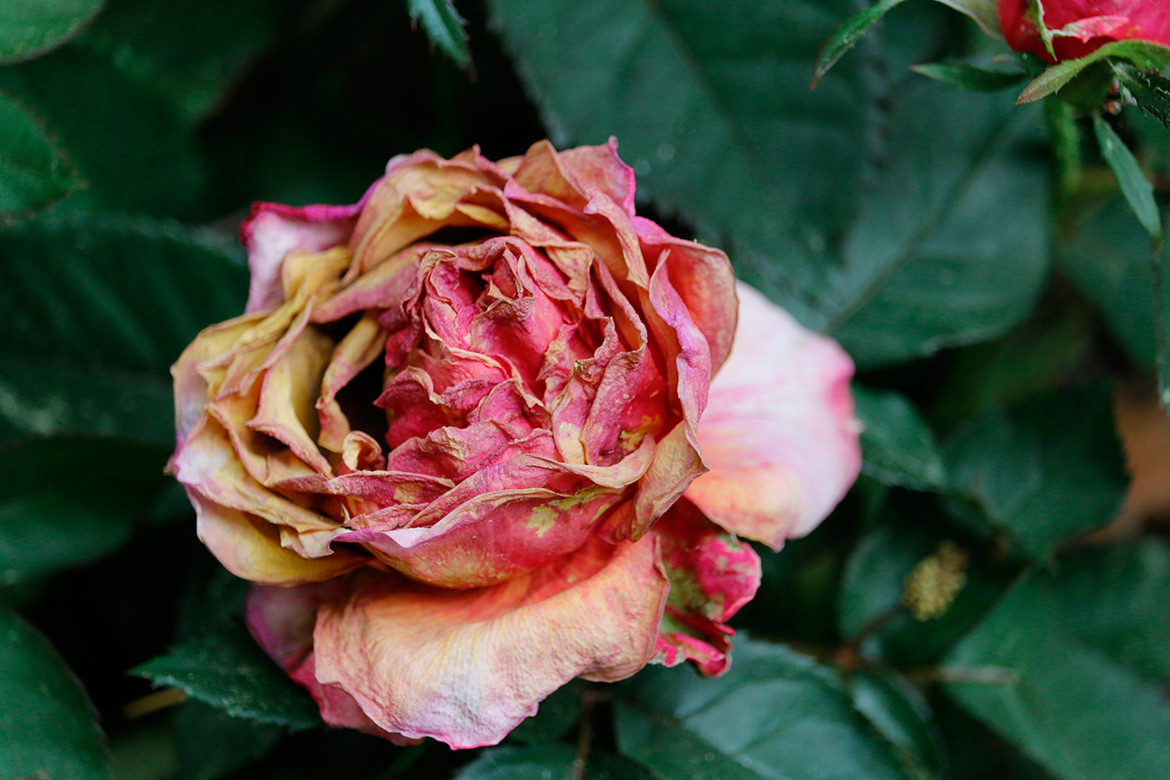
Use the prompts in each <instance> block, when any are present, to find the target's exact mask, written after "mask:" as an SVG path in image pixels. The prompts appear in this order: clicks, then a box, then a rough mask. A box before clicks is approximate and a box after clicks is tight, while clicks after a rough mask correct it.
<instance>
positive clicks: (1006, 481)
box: [944, 386, 1128, 559]
mask: <svg viewBox="0 0 1170 780" xmlns="http://www.w3.org/2000/svg"><path fill="white" fill-rule="evenodd" d="M944 454H945V457H946V462H947V465H948V466H949V468H950V471H951V474H952V477H953V479H954V482H955V485H956V487H957V488H958V489H959V490H961V491H963V492H965V493H967V494H968V495H969V496H970V497H971V498H972V499H973V500H974V501H976V502H978V504H979V505H980V507H981V509H982V512H983V514H984V517H985V519H986V521H987V522H988V523H990V524H991V526H992V527H995V528H998V529H1001V530H1003V531H1006V532H1007V533H1008V534H1009V536H1010V537H1011V538H1012V539H1013V541H1014V542H1015V543H1016V544H1018V545H1019V548H1020V549H1021V550H1022V551H1023V552H1024V553H1026V554H1027V555H1029V556H1032V557H1036V558H1041V559H1045V558H1047V557H1049V556H1050V555H1051V554H1052V551H1053V549H1054V548H1055V547H1056V546H1058V545H1059V544H1060V543H1061V542H1063V541H1065V540H1067V539H1070V538H1072V537H1074V536H1076V535H1078V534H1080V533H1082V532H1084V531H1087V530H1089V529H1091V528H1095V527H1097V526H1100V525H1104V524H1105V523H1107V522H1109V521H1110V520H1112V519H1113V517H1114V515H1115V514H1116V513H1117V510H1118V509H1119V508H1120V506H1121V501H1122V498H1123V497H1124V495H1125V489H1126V486H1127V484H1128V480H1127V477H1126V474H1125V465H1124V460H1123V458H1122V455H1121V448H1120V445H1119V444H1118V442H1117V437H1116V434H1115V433H1114V428H1113V411H1112V402H1111V398H1110V394H1109V391H1108V389H1107V388H1105V387H1102V386H1093V387H1087V388H1084V389H1079V390H1066V391H1062V392H1059V393H1056V394H1053V395H1050V396H1045V397H1041V398H1037V399H1035V400H1033V401H1030V402H1028V403H1026V404H1024V405H1022V406H1019V407H1016V408H1014V409H1012V410H1011V411H1009V412H1007V413H1000V412H992V413H989V414H987V415H984V416H983V417H980V418H979V419H977V420H976V421H974V422H973V423H971V424H970V425H968V426H967V427H965V428H964V429H963V430H961V431H959V432H958V433H957V434H956V435H955V437H954V438H953V439H952V440H951V441H949V442H947V446H946V450H945V453H944Z"/></svg>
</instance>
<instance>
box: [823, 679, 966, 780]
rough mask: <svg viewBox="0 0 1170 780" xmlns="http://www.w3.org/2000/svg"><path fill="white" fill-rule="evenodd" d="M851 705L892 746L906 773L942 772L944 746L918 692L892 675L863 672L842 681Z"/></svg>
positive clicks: (923, 777) (929, 774)
mask: <svg viewBox="0 0 1170 780" xmlns="http://www.w3.org/2000/svg"><path fill="white" fill-rule="evenodd" d="M845 686H846V689H847V690H848V691H849V695H850V697H851V698H852V699H853V707H854V708H855V709H856V710H857V711H858V712H860V713H861V714H862V716H863V717H865V719H866V720H868V721H869V722H870V723H871V724H872V725H873V727H874V728H875V729H877V731H878V733H880V734H881V735H882V736H883V737H885V738H886V741H888V742H889V743H890V744H891V745H892V746H893V747H894V752H895V754H896V755H897V756H898V759H899V761H901V762H902V766H903V768H904V769H905V771H906V774H907V776H909V777H913V778H918V779H919V780H927V779H928V778H936V777H939V776H940V775H945V773H944V772H943V771H942V770H943V767H944V766H945V763H946V759H945V758H944V756H945V752H944V751H945V748H944V746H943V744H942V742H941V740H940V738H939V735H938V733H937V727H936V726H935V725H934V724H933V723H932V722H931V718H932V713H931V711H930V708H929V707H928V706H927V704H926V701H925V700H924V699H923V697H922V694H921V692H919V691H918V689H916V688H915V687H914V686H913V685H911V684H910V683H909V682H907V681H906V680H905V679H903V678H901V677H898V676H897V675H895V674H879V673H877V672H871V671H862V672H858V673H856V674H853V675H850V676H849V677H848V679H847V680H846V681H845Z"/></svg>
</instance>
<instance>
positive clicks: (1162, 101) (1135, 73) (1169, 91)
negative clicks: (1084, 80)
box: [1113, 63, 1170, 129]
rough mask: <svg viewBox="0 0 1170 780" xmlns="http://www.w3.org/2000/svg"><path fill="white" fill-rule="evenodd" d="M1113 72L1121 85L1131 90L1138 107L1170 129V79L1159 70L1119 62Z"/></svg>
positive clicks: (1114, 66) (1130, 92)
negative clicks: (1139, 67)
mask: <svg viewBox="0 0 1170 780" xmlns="http://www.w3.org/2000/svg"><path fill="white" fill-rule="evenodd" d="M1113 73H1114V74H1116V76H1117V78H1118V80H1119V81H1120V82H1121V86H1123V87H1125V88H1126V89H1127V90H1129V94H1130V95H1131V96H1132V97H1133V99H1134V102H1136V103H1137V105H1138V108H1140V109H1141V110H1142V111H1144V112H1146V113H1147V114H1149V115H1150V116H1152V117H1154V118H1155V119H1157V120H1158V121H1159V122H1161V123H1162V125H1163V126H1164V127H1166V128H1167V129H1170V79H1167V78H1166V77H1165V76H1163V75H1162V74H1160V73H1158V72H1157V71H1151V70H1141V69H1137V68H1130V67H1126V66H1125V65H1120V64H1117V63H1114V65H1113Z"/></svg>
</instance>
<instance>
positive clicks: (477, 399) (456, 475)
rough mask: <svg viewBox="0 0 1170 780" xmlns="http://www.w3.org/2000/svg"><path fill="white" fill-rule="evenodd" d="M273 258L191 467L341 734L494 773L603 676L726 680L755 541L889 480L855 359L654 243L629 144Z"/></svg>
mask: <svg viewBox="0 0 1170 780" xmlns="http://www.w3.org/2000/svg"><path fill="white" fill-rule="evenodd" d="M242 235H243V240H244V242H245V244H246V246H247V249H248V255H249V263H250V266H251V271H252V283H251V290H250V296H249V301H248V307H247V313H245V314H244V315H243V316H241V317H239V318H236V319H234V320H231V321H228V322H225V323H221V324H219V325H214V326H212V327H210V328H208V329H207V330H205V331H204V332H203V333H201V334H200V335H199V336H198V338H196V340H195V341H194V342H193V343H192V344H191V346H190V347H188V348H187V350H186V351H185V352H184V353H183V355H182V356H181V357H180V358H179V361H178V362H177V363H176V364H175V367H174V375H175V388H176V390H175V392H176V399H177V408H178V411H177V418H178V423H177V424H178V448H177V450H176V452H175V455H174V457H173V459H172V461H171V466H170V468H171V470H172V471H173V473H174V474H175V475H176V477H177V478H178V479H179V480H180V481H181V482H182V483H183V484H184V485H185V486H186V488H187V492H188V494H189V496H190V498H191V501H192V503H193V504H194V506H195V509H196V512H197V514H198V531H199V536H200V538H201V539H202V540H203V541H204V543H206V545H207V546H208V547H209V548H210V549H211V551H212V552H213V553H214V554H215V555H216V556H217V557H218V558H219V559H220V561H222V562H223V564H224V565H225V566H226V567H227V568H228V569H230V570H231V571H232V572H234V573H235V574H237V575H239V576H241V577H244V578H247V579H249V580H252V581H253V582H255V583H258V584H257V585H256V586H255V587H254V588H253V590H252V592H251V595H250V597H249V600H248V604H247V615H246V618H247V621H248V624H249V627H250V628H251V630H252V632H253V634H254V635H255V636H256V638H257V639H258V640H259V642H260V643H261V644H262V645H263V646H264V647H265V649H266V650H267V651H268V652H269V654H271V655H272V656H273V657H274V658H275V659H276V660H277V661H278V662H279V663H280V664H281V665H282V666H283V667H284V668H285V669H286V670H287V671H288V673H289V674H290V675H291V676H292V677H293V678H294V679H296V680H297V681H298V682H300V683H301V684H302V685H304V686H305V687H307V688H308V689H309V690H310V691H311V692H312V694H313V695H314V697H315V698H316V700H317V702H318V703H319V704H320V707H321V713H322V716H323V717H324V719H325V720H326V721H327V722H328V723H330V724H332V725H335V726H347V727H353V728H358V729H362V730H365V731H370V732H373V733H379V734H382V735H385V736H390V737H391V738H394V739H403V738H405V739H417V738H421V737H434V738H436V739H440V740H442V741H444V742H447V743H448V744H450V745H452V746H455V747H469V746H474V745H483V744H489V743H494V742H498V741H499V740H500V739H502V738H503V737H504V735H506V734H507V733H508V731H509V730H510V729H512V728H513V727H514V726H515V725H516V724H517V723H519V722H520V721H521V720H522V719H524V718H525V717H527V716H529V715H531V714H532V713H534V712H535V711H536V707H537V704H538V702H540V701H541V700H542V699H543V698H544V697H545V696H547V695H548V694H549V693H551V692H552V691H554V690H556V689H557V688H558V687H559V686H561V685H563V684H564V683H565V682H567V681H569V680H570V679H572V678H574V677H577V676H581V677H585V678H587V679H590V680H617V679H621V678H624V677H627V676H629V675H631V674H633V673H634V672H636V671H637V670H638V669H640V668H641V667H642V666H644V665H645V664H646V663H648V662H651V661H657V662H660V663H666V664H676V663H681V662H682V661H684V660H691V661H693V662H694V663H696V664H697V665H698V667H699V668H700V669H701V670H702V671H704V672H706V673H708V674H717V673H719V672H720V671H722V670H723V669H724V668H726V665H727V662H728V661H727V653H728V650H729V636H730V634H731V630H730V629H729V628H727V626H726V625H725V622H726V621H727V619H728V618H729V617H730V616H731V615H733V614H734V613H735V612H736V611H737V610H738V609H739V608H740V607H741V606H742V605H743V604H745V603H746V602H747V601H749V600H750V599H751V598H752V596H753V595H754V593H755V590H756V587H757V585H758V582H759V576H760V569H759V559H758V558H757V556H756V554H755V553H754V552H753V550H752V549H751V547H750V546H748V545H747V544H746V543H745V542H743V541H740V538H739V537H743V538H747V539H754V540H758V541H761V542H763V543H765V544H768V545H770V546H772V547H779V546H780V545H781V543H782V542H783V540H784V539H785V538H788V537H792V536H798V535H801V534H804V533H807V532H808V531H809V530H810V529H811V528H813V527H814V526H815V525H816V524H817V523H818V522H819V521H820V520H821V519H822V518H823V517H824V516H825V515H826V514H827V513H828V512H829V510H830V509H831V508H832V507H833V506H834V505H835V504H836V502H837V501H838V500H839V499H840V497H841V496H842V494H843V493H844V492H845V490H846V489H847V488H848V486H849V485H850V484H851V483H852V481H853V480H854V478H855V477H856V475H857V471H858V468H859V462H860V456H859V450H858V444H857V431H856V423H855V421H854V419H853V415H852V401H851V398H850V396H849V390H848V380H849V377H850V375H851V373H852V365H851V364H850V362H849V359H848V358H847V357H846V356H845V355H844V354H843V353H842V352H841V350H840V349H839V348H838V347H837V346H836V345H835V344H834V343H833V342H831V341H830V340H828V339H825V338H823V337H820V336H817V335H814V334H811V333H808V332H806V331H804V330H802V329H801V328H800V327H799V326H798V325H796V324H795V323H794V322H793V321H792V320H791V318H789V317H788V316H787V315H786V314H785V313H784V312H782V311H780V310H779V309H777V308H776V307H775V306H773V305H772V304H771V303H769V302H768V301H767V300H765V299H764V298H763V296H761V295H760V294H759V293H757V292H755V291H754V290H752V289H750V288H748V287H745V286H742V285H741V286H739V287H738V303H737V287H736V283H735V281H734V279H733V277H732V273H731V268H730V265H729V264H728V261H727V258H726V256H724V255H723V253H721V252H718V251H716V250H713V249H709V248H707V247H704V246H701V245H699V244H696V243H693V242H690V241H684V240H681V239H678V238H674V237H672V236H670V235H668V234H667V233H666V232H665V231H664V230H662V228H660V227H659V226H658V225H656V224H654V223H653V222H650V221H649V220H646V219H644V218H642V217H638V216H636V215H635V212H634V179H633V173H632V171H631V170H630V168H628V167H627V166H626V165H624V164H623V163H622V162H621V161H620V160H619V159H618V156H617V153H616V148H615V146H614V144H613V143H612V142H611V143H610V144H609V145H607V146H600V147H586V148H579V149H572V150H569V151H565V152H561V153H558V152H556V151H555V150H554V149H553V148H552V147H551V146H550V145H549V144H547V143H539V144H536V145H534V146H533V147H532V148H531V149H530V150H529V151H528V153H527V154H525V155H524V156H523V157H520V158H511V159H507V160H502V161H500V162H498V163H494V162H491V161H489V160H487V159H485V158H484V157H482V156H481V155H480V153H479V152H478V150H474V149H473V150H470V151H468V152H465V153H463V154H460V155H459V156H457V157H455V158H453V159H451V160H444V159H442V158H440V157H438V156H436V155H435V154H432V153H430V152H419V153H417V154H414V155H411V156H406V157H396V158H395V159H393V160H391V161H390V164H389V166H388V168H387V171H386V175H385V176H384V177H383V178H382V179H380V180H379V181H378V182H377V183H375V185H374V186H373V187H372V188H371V189H370V190H369V192H367V193H366V196H365V197H364V198H363V199H362V200H361V201H360V202H359V203H358V204H356V205H354V206H341V207H334V206H308V207H305V208H291V207H287V206H280V205H274V204H259V205H257V206H256V207H255V208H254V209H253V213H252V216H251V217H250V219H249V220H248V221H247V222H246V223H245V224H244V227H243V230H242ZM737 312H738V321H739V325H738V330H737V328H736V320H737ZM733 337H734V342H735V346H734V349H733V347H732V342H733ZM716 372H718V374H717V375H716ZM712 377H715V379H714V381H712Z"/></svg>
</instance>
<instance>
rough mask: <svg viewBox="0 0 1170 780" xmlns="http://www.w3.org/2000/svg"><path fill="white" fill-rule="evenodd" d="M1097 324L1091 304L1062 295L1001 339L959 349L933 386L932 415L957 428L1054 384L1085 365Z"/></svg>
mask: <svg viewBox="0 0 1170 780" xmlns="http://www.w3.org/2000/svg"><path fill="white" fill-rule="evenodd" d="M1070 298H1071V300H1069V299H1070ZM1097 327H1098V322H1097V320H1096V318H1095V317H1094V315H1093V313H1092V312H1091V311H1090V310H1089V308H1088V307H1087V306H1085V305H1084V304H1082V303H1081V302H1080V301H1079V300H1078V299H1075V298H1072V296H1062V297H1061V298H1060V299H1058V300H1054V301H1050V302H1046V303H1044V304H1042V305H1041V307H1040V308H1039V309H1038V310H1037V312H1036V313H1035V314H1034V315H1033V316H1032V317H1030V318H1029V319H1028V320H1027V321H1026V322H1024V323H1023V324H1022V325H1021V326H1020V327H1018V328H1016V329H1014V330H1013V331H1012V332H1011V333H1008V334H1007V335H1006V336H1004V337H1003V338H1000V339H996V340H995V341H991V342H987V343H985V344H976V345H975V346H971V347H967V348H965V349H962V350H957V351H956V352H954V353H953V354H952V355H951V357H950V360H948V363H947V366H946V368H945V370H944V372H943V373H942V375H941V377H940V378H939V381H938V382H937V384H936V385H935V389H934V402H933V403H932V405H931V410H930V411H931V419H932V420H934V421H936V422H937V423H939V424H940V425H941V426H943V427H946V428H953V427H954V426H955V424H957V423H960V422H962V421H965V420H967V419H968V418H970V417H973V416H974V415H977V414H981V413H984V412H987V411H990V410H992V409H1003V408H1005V407H1008V406H1013V405H1015V404H1018V403H1022V402H1023V401H1025V400H1027V399H1028V398H1030V397H1031V396H1034V395H1038V394H1040V393H1044V392H1050V391H1052V390H1054V389H1056V388H1057V387H1058V386H1060V385H1061V384H1063V383H1064V382H1065V380H1066V379H1067V378H1068V377H1069V376H1070V375H1071V374H1073V373H1074V372H1075V371H1076V369H1077V367H1078V366H1080V365H1083V361H1084V360H1085V359H1086V356H1087V353H1088V352H1089V350H1090V348H1091V347H1092V346H1093V339H1094V336H1095V334H1096V328H1097Z"/></svg>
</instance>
